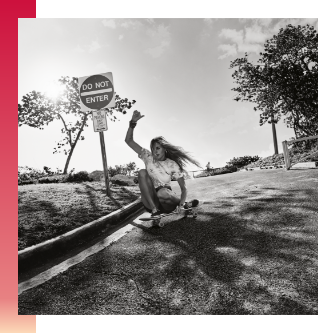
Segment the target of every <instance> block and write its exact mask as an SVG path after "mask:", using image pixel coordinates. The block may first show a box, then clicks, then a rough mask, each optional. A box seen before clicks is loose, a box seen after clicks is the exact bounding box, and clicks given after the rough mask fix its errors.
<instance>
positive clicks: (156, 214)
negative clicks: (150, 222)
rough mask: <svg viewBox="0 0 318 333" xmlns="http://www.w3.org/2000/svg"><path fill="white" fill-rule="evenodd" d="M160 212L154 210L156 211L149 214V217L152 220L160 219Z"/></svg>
mask: <svg viewBox="0 0 318 333" xmlns="http://www.w3.org/2000/svg"><path fill="white" fill-rule="evenodd" d="M161 214H162V213H161V211H160V210H159V209H156V210H153V211H152V213H151V217H154V218H160V215H161Z"/></svg>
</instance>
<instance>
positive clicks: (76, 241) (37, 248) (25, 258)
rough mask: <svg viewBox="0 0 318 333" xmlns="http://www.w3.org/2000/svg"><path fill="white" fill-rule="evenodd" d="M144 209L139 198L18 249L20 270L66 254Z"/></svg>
mask: <svg viewBox="0 0 318 333" xmlns="http://www.w3.org/2000/svg"><path fill="white" fill-rule="evenodd" d="M143 210H144V206H143V204H142V202H141V199H140V198H139V199H137V200H136V201H134V202H132V203H131V204H129V205H127V206H124V207H122V208H121V209H119V210H116V211H115V212H112V213H110V214H109V215H106V216H103V217H101V218H99V219H98V220H95V221H92V222H90V223H87V224H85V225H83V226H82V227H79V228H77V229H74V230H71V231H69V232H67V233H65V234H63V235H61V236H58V237H55V238H52V239H49V240H47V241H45V242H43V243H40V244H37V245H34V246H30V247H28V248H26V249H23V250H21V251H18V265H19V271H20V270H25V269H29V268H31V267H36V266H39V265H40V264H41V263H44V262H46V261H47V260H49V259H53V258H56V257H58V256H59V255H61V254H65V253H66V252H67V251H70V250H73V249H74V248H76V246H78V245H80V244H83V243H84V242H87V241H89V240H92V239H93V238H94V237H96V236H98V235H99V234H101V233H102V232H103V231H105V230H107V229H108V228H109V227H110V226H113V227H115V226H116V225H117V224H120V222H123V221H124V220H125V219H127V218H128V217H130V216H131V215H133V214H134V215H135V214H137V213H138V214H139V213H141V212H142V211H143Z"/></svg>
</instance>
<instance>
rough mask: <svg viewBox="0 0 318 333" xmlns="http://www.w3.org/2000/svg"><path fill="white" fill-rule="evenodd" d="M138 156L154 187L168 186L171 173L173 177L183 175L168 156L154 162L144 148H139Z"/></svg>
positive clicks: (176, 177)
mask: <svg viewBox="0 0 318 333" xmlns="http://www.w3.org/2000/svg"><path fill="white" fill-rule="evenodd" d="M138 157H139V158H141V159H142V160H143V161H144V163H145V166H146V169H147V172H148V175H149V176H150V178H151V179H152V182H153V184H154V187H155V188H157V187H158V186H164V185H168V186H170V182H171V176H172V175H173V176H174V178H175V179H178V178H180V177H183V172H181V170H180V167H179V165H178V164H177V163H176V162H175V161H173V160H171V159H170V158H166V159H165V160H164V161H157V162H155V161H154V158H153V156H152V154H151V152H150V151H149V150H147V149H145V148H142V149H141V154H140V155H138Z"/></svg>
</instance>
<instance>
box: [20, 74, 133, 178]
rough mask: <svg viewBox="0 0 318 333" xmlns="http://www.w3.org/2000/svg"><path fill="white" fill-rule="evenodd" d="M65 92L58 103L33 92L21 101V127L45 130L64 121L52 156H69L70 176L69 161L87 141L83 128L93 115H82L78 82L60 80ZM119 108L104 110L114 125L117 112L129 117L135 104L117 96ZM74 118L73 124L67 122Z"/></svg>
mask: <svg viewBox="0 0 318 333" xmlns="http://www.w3.org/2000/svg"><path fill="white" fill-rule="evenodd" d="M58 82H59V84H60V85H61V87H62V88H63V89H62V90H61V93H60V95H59V96H58V97H57V98H56V99H54V100H53V99H52V98H49V97H48V96H47V95H46V94H45V93H41V92H36V91H31V92H30V93H28V94H26V95H25V96H23V97H22V102H21V104H18V121H19V126H22V125H28V126H30V127H34V128H38V129H40V130H43V129H44V126H46V125H48V124H49V123H51V122H52V121H54V120H61V121H62V124H63V127H62V129H61V133H62V136H63V138H62V139H61V140H60V141H59V142H58V143H57V147H55V148H54V151H53V154H55V153H59V152H64V154H65V155H67V159H66V163H65V166H64V171H63V173H64V174H67V169H68V166H69V162H70V159H71V157H72V154H73V151H74V149H75V147H76V144H77V143H78V141H79V140H84V139H85V138H84V136H83V135H82V133H83V131H84V128H85V127H87V126H88V124H87V120H88V118H91V117H92V115H91V112H83V111H81V109H80V97H79V89H78V88H79V87H78V78H76V77H73V78H70V77H61V78H60V79H59V80H58ZM115 101H116V106H115V107H114V108H104V110H106V111H107V116H108V118H109V119H110V120H111V121H116V120H117V117H116V115H115V111H116V112H120V113H123V114H126V113H127V109H130V108H131V107H132V105H133V104H134V103H135V102H136V101H134V100H133V101H128V99H127V98H124V99H122V98H120V96H119V95H116V96H115ZM69 118H71V119H72V120H71V121H68V120H67V119H69Z"/></svg>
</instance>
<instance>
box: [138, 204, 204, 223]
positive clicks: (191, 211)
mask: <svg viewBox="0 0 318 333" xmlns="http://www.w3.org/2000/svg"><path fill="white" fill-rule="evenodd" d="M181 214H182V215H184V217H192V218H193V219H195V218H196V217H197V216H198V214H197V212H196V211H195V209H194V208H188V209H183V208H182V209H181ZM170 215H180V213H179V214H178V213H177V212H176V211H173V212H171V213H166V214H160V215H158V216H155V217H143V218H140V221H153V226H158V227H160V228H162V227H164V226H165V223H164V221H161V220H162V219H164V218H165V217H167V216H170Z"/></svg>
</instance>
